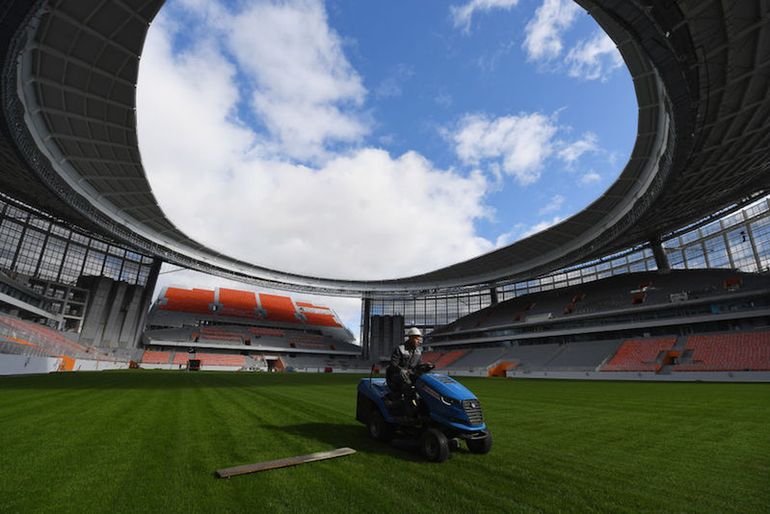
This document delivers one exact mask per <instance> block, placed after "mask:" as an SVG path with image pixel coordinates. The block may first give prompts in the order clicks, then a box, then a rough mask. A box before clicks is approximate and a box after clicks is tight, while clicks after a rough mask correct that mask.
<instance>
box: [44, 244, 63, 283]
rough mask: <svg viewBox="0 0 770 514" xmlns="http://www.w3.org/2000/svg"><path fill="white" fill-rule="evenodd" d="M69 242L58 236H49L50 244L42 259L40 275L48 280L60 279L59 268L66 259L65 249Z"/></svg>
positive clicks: (46, 247)
mask: <svg viewBox="0 0 770 514" xmlns="http://www.w3.org/2000/svg"><path fill="white" fill-rule="evenodd" d="M66 247H67V243H66V242H65V241H63V240H61V239H59V238H57V237H49V238H48V244H47V245H46V246H45V251H43V257H42V259H40V269H39V270H38V276H39V277H40V278H44V279H47V280H54V281H56V280H58V279H59V270H60V269H61V264H62V260H64V250H65V249H66Z"/></svg>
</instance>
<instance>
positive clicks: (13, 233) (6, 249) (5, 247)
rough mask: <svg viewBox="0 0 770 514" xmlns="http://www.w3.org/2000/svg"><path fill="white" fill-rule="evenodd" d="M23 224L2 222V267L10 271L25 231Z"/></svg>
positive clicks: (5, 220)
mask: <svg viewBox="0 0 770 514" xmlns="http://www.w3.org/2000/svg"><path fill="white" fill-rule="evenodd" d="M23 228H24V227H23V225H22V224H21V223H16V222H15V221H11V220H9V219H4V220H3V221H2V222H0V267H2V268H7V269H10V268H11V266H12V265H13V259H14V257H15V256H16V249H17V248H18V246H19V241H20V240H21V232H22V230H23Z"/></svg>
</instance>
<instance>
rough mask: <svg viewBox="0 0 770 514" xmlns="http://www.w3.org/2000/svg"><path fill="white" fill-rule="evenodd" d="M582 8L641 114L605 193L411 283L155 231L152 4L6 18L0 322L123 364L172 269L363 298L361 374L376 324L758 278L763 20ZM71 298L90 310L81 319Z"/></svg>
mask: <svg viewBox="0 0 770 514" xmlns="http://www.w3.org/2000/svg"><path fill="white" fill-rule="evenodd" d="M578 3H579V4H580V5H581V6H583V7H584V8H585V9H586V10H587V11H588V12H590V14H591V15H592V16H593V17H594V18H595V19H596V21H597V22H598V23H599V24H600V25H601V26H602V28H603V29H604V30H605V31H606V32H607V33H608V34H609V36H610V37H611V38H612V39H613V40H614V41H615V43H616V45H617V47H618V49H619V51H620V52H621V54H622V56H623V59H624V60H625V63H626V65H627V67H628V70H629V72H630V74H631V77H632V80H633V83H634V88H635V92H636V96H637V102H638V108H639V115H638V130H637V139H636V142H635V145H634V149H633V152H632V155H631V157H630V159H629V161H628V163H627V164H626V166H625V168H624V169H623V170H622V172H621V173H620V176H619V178H618V179H617V180H616V181H615V183H613V184H612V185H611V186H610V188H609V189H608V190H607V191H606V192H605V193H604V194H603V195H602V196H601V197H599V198H598V199H597V200H596V201H594V202H593V203H592V204H591V205H589V206H588V207H587V208H586V209H584V210H583V211H581V212H579V213H577V214H576V215H574V216H572V217H571V218H569V219H567V220H565V221H563V222H561V223H560V224H558V225H555V226H553V227H551V228H549V229H547V230H545V231H543V232H540V233H538V234H535V235H533V236H531V237H528V238H526V239H524V240H521V241H518V242H515V243H513V244H511V245H509V246H507V247H505V248H501V249H499V250H496V251H494V252H491V253H488V254H485V255H482V256H479V257H476V258H474V259H470V260H468V261H465V262H461V263H458V264H454V265H451V266H447V267H445V268H442V269H438V270H435V271H431V272H428V273H424V274H421V275H416V276H411V277H403V278H398V279H391V280H372V281H354V280H346V279H343V278H332V277H315V276H310V275H298V274H291V273H285V272H282V271H280V270H273V269H267V268H265V267H260V266H259V265H258V264H252V263H247V262H243V261H239V260H237V259H234V258H231V257H229V256H227V255H223V254H220V253H218V252H216V251H214V250H212V249H210V248H207V247H206V246H204V245H201V244H200V243H198V242H196V241H194V240H192V239H191V238H189V237H188V236H186V235H185V234H183V233H182V232H181V231H180V230H179V229H177V228H176V227H175V226H174V225H173V224H172V223H171V222H170V221H169V220H168V218H167V217H166V216H165V214H164V213H163V212H162V210H161V209H160V207H159V206H158V204H157V201H156V200H155V198H154V196H153V193H152V191H151V188H150V185H149V182H148V181H147V178H146V174H145V171H144V169H143V167H142V164H141V156H140V152H139V149H138V144H137V135H136V112H135V110H136V102H135V89H136V79H137V72H138V66H139V60H140V57H141V52H142V46H143V43H144V39H145V37H146V33H147V30H148V28H149V25H150V23H151V22H152V20H153V18H154V17H155V15H156V14H157V12H158V10H159V9H160V7H161V6H162V4H163V2H162V0H149V1H139V0H120V1H118V0H107V1H103V0H98V1H97V0H78V1H77V2H75V1H65V0H39V1H35V2H27V1H21V0H3V1H2V2H0V55H2V59H3V62H2V77H1V78H2V80H1V81H0V87H1V88H2V92H1V94H0V98H2V114H1V119H0V192H2V194H3V203H2V220H1V223H2V227H1V228H0V242H2V248H1V249H0V268H2V270H3V272H4V276H5V278H7V280H6V281H5V282H4V286H3V287H4V293H3V294H4V295H5V296H4V298H5V297H8V298H6V300H7V301H6V302H5V303H4V305H10V306H11V308H12V309H14V310H15V311H19V309H21V311H24V312H26V313H27V315H29V316H35V317H38V318H40V317H41V316H42V317H43V318H46V319H47V320H48V321H47V323H48V324H49V325H51V326H56V327H57V328H65V329H66V328H67V327H70V328H74V327H77V328H78V330H81V331H86V332H87V330H86V328H87V327H88V326H89V319H88V318H89V316H88V313H89V312H92V313H93V316H94V317H93V319H94V320H96V319H98V323H97V322H96V321H94V325H93V326H94V327H96V326H99V327H101V328H99V329H98V330H97V329H94V330H93V331H92V332H91V334H92V336H91V337H90V339H88V338H87V340H83V342H85V343H87V344H89V345H93V346H99V347H106V348H111V349H113V350H115V351H116V350H126V351H130V350H131V349H132V348H136V347H137V346H139V345H140V343H141V334H142V328H143V326H144V324H145V314H144V313H146V312H147V311H148V309H149V305H150V299H151V298H150V296H151V293H152V289H153V287H154V284H155V281H156V279H157V274H158V271H159V267H160V265H161V263H163V262H166V263H172V264H176V265H179V266H182V267H185V268H189V269H194V270H199V271H202V272H206V273H211V274H214V275H218V276H221V277H225V278H230V279H235V280H239V281H242V282H247V283H251V284H256V285H259V286H263V287H270V288H274V289H284V290H292V291H303V292H309V293H318V294H326V295H341V296H357V297H361V298H363V299H364V302H363V310H362V314H363V317H362V319H363V326H362V341H363V343H364V347H365V356H369V353H370V352H369V350H370V345H371V341H370V335H371V333H372V330H371V323H372V320H374V319H375V317H382V316H391V318H393V317H394V316H395V317H396V318H398V319H397V320H396V321H395V322H393V320H392V319H391V322H392V323H391V325H390V327H391V329H389V330H390V331H391V335H392V333H393V331H392V327H393V326H396V325H394V324H393V323H396V324H397V325H398V324H400V325H398V326H401V325H403V323H409V324H417V325H419V326H423V327H425V328H426V329H433V328H435V327H437V326H439V325H445V324H447V323H450V322H454V321H455V320H457V319H458V318H460V317H462V316H465V315H468V314H471V313H473V312H476V311H479V310H481V309H484V308H486V307H488V306H493V305H496V304H498V303H501V302H505V301H506V300H509V299H511V298H517V297H520V296H522V295H525V294H538V293H542V292H544V291H548V290H558V289H561V288H569V287H572V286H575V285H578V284H584V283H589V282H592V281H598V280H600V279H604V278H606V277H612V276H615V275H619V274H625V273H635V272H646V271H652V270H659V271H666V270H668V269H675V270H676V269H680V268H686V269H699V268H706V267H708V268H729V269H734V270H741V271H745V272H753V273H766V272H767V268H768V261H769V259H770V257H769V255H770V249H769V248H768V246H769V245H770V243H768V238H770V236H769V235H768V223H769V221H770V217H769V215H768V197H767V194H768V191H770V99H769V98H768V95H767V91H768V88H769V87H770V78H769V76H768V74H767V65H768V63H769V62H770V45H769V44H767V41H769V40H770V23H768V20H770V9H768V7H767V6H766V5H765V4H764V3H763V2H753V1H746V2H734V3H731V4H729V5H728V4H725V3H724V2H719V1H716V0H708V1H699V2H686V1H678V2H666V1H657V0H646V1H643V2H627V1H624V0H579V1H578ZM87 276H91V277H97V278H98V280H97V279H87V280H83V277H87ZM20 277H21V278H20ZM102 279H103V280H102ZM35 281H37V282H35ZM46 281H47V282H46ZM36 283H37V284H38V286H37V287H38V290H35V284H36ZM65 286H66V287H65ZM67 287H70V288H75V289H67ZM50 291H53V292H50ZM57 291H59V292H57ZM61 291H63V292H61ZM57 296H62V298H57ZM77 298H81V299H82V298H87V299H88V300H87V302H80V303H83V304H84V305H83V306H81V307H80V310H79V307H78V305H77V304H78V302H79V300H77ZM22 299H23V301H22ZM57 300H59V302H58V304H57ZM62 300H67V301H70V300H72V301H71V302H70V303H71V305H69V304H68V305H67V306H66V307H65V306H64V303H65V302H63V301H62ZM20 302H21V303H23V304H24V305H23V306H21V307H20V306H19V303H20ZM85 303H87V305H85ZM115 305H117V306H118V307H117V308H114V306H115ZM34 309H37V311H41V310H42V311H45V312H51V311H52V310H56V309H59V312H56V313H52V314H53V316H52V317H48V316H47V315H43V314H40V312H37V311H35V310H34ZM64 311H66V314H65V312H64ZM97 313H98V316H97ZM65 317H67V318H68V319H69V321H67V320H65ZM381 321H382V320H381V319H379V318H378V320H377V322H378V323H380V325H379V326H382V327H384V326H385V325H382V323H381ZM81 333H83V332H81Z"/></svg>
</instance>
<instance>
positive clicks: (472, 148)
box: [450, 113, 558, 185]
mask: <svg viewBox="0 0 770 514" xmlns="http://www.w3.org/2000/svg"><path fill="white" fill-rule="evenodd" d="M557 130H558V127H557V125H556V124H555V123H554V121H553V119H552V118H550V117H548V116H545V115H543V114H540V113H529V114H519V115H515V116H501V117H498V118H489V117H487V116H484V115H479V114H471V115H466V116H464V117H463V118H462V119H461V120H460V123H459V124H458V127H457V130H455V131H454V132H453V133H451V134H450V138H451V139H452V141H453V143H454V145H455V153H456V154H457V156H458V157H459V158H460V160H462V162H463V163H465V164H469V165H478V164H479V163H481V162H482V161H492V162H493V163H497V164H499V165H500V167H501V169H502V171H503V172H504V173H506V174H507V175H511V176H513V177H515V178H516V180H517V181H518V183H519V184H521V185H527V184H532V183H534V182H536V181H537V180H538V179H539V178H540V170H541V167H542V165H543V163H544V161H545V160H546V159H547V158H548V157H549V156H550V155H551V153H552V152H553V150H554V148H553V145H554V141H553V137H554V135H555V134H556V132H557Z"/></svg>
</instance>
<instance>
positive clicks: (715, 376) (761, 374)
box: [506, 369, 770, 382]
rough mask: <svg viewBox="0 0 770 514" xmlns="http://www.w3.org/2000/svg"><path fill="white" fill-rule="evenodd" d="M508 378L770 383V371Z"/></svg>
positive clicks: (519, 374)
mask: <svg viewBox="0 0 770 514" xmlns="http://www.w3.org/2000/svg"><path fill="white" fill-rule="evenodd" d="M506 375H507V376H508V378H541V379H561V380H639V381H656V382H770V371H710V372H706V371H701V372H696V371H693V372H680V373H671V374H670V375H659V374H656V373H653V372H651V371H611V372H610V371H519V370H515V369H514V370H510V371H507V372H506Z"/></svg>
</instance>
